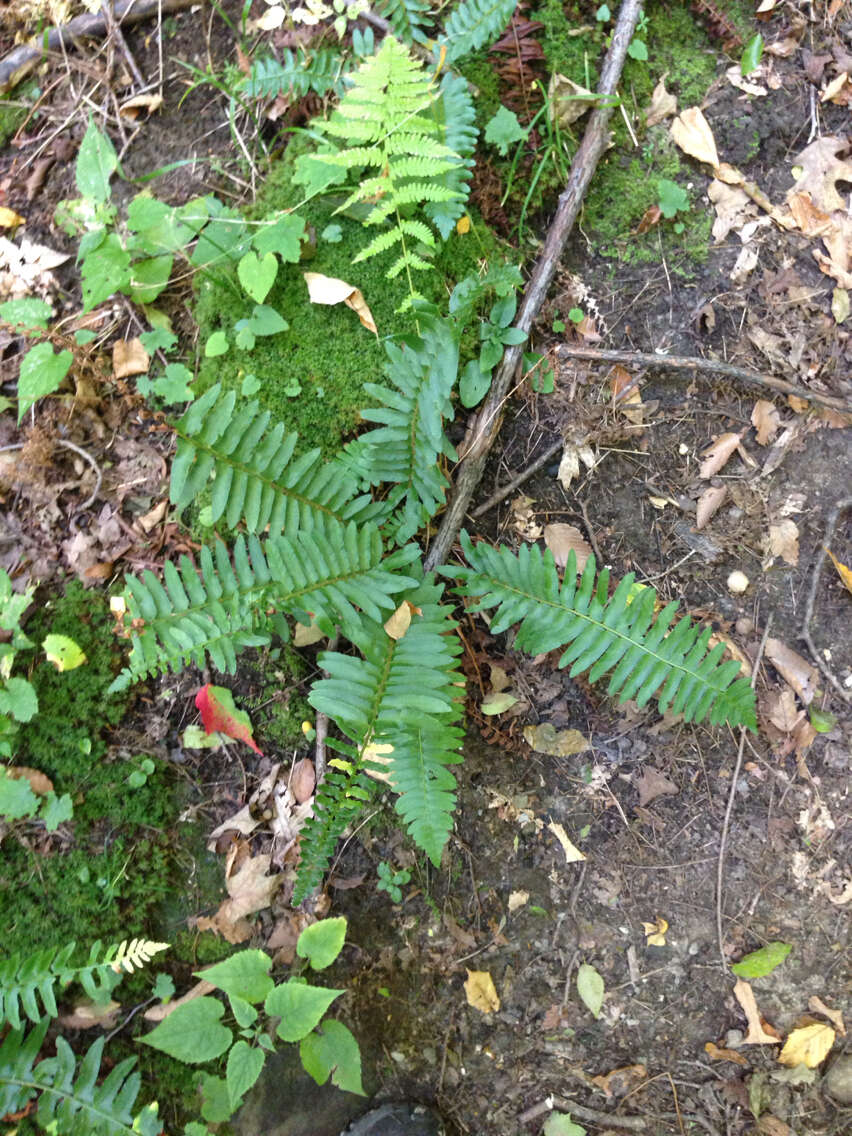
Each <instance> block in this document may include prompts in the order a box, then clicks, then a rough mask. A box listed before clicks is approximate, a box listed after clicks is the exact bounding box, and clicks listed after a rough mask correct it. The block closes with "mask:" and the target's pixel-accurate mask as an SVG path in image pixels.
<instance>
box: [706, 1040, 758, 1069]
mask: <svg viewBox="0 0 852 1136" xmlns="http://www.w3.org/2000/svg"><path fill="white" fill-rule="evenodd" d="M704 1052H705V1053H706V1054H707V1056H708V1057H709V1058H710V1060H711V1061H731V1062H733V1064H734V1065H744V1066H746V1068H748V1059H747V1058H745V1057H743V1055H742V1054H741V1053H737V1051H736V1050H735V1049H723V1048H722V1047H720V1046H718V1045H717V1044H716V1043H715V1041H708V1042H707V1044H706V1045H705V1046H704Z"/></svg>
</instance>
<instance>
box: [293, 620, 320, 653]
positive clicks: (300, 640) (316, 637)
mask: <svg viewBox="0 0 852 1136" xmlns="http://www.w3.org/2000/svg"><path fill="white" fill-rule="evenodd" d="M320 639H325V632H324V631H321V630H320V629H319V627H317V625H316V624H315V623H314V622H313V621H311V623H310V625H309V626H305V624H304V623H297V624H296V626H295V627H294V629H293V646H294V647H310V645H311V644H312V643H319V641H320Z"/></svg>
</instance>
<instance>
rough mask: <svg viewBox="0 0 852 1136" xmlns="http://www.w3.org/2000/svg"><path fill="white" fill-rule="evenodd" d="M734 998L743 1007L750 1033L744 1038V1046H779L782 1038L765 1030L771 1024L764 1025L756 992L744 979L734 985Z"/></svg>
mask: <svg viewBox="0 0 852 1136" xmlns="http://www.w3.org/2000/svg"><path fill="white" fill-rule="evenodd" d="M734 997H735V998H736V1000H737V1001H738V1002H739V1004H740V1005H741V1006H742V1010H743V1013H744V1014H745V1016H746V1021H747V1022H748V1033H747V1034H746V1036H745V1037H744V1038H743V1045H777V1044H778V1042H779V1041H780V1040H781V1039H780V1037H778V1035H777V1034H774V1035H773V1034H771V1033H767V1031H766V1029H764V1024H766V1025H767V1026H768V1025H769V1023H768V1022H766V1023H764V1019H763V1018H761V1016H760V1012H759V1010H758V1008H757V1002H756V1001H755V998H754V991H753V990H752V988H751V986H750V985H749V983H748V982H745V981H743V979H742V978H738V979H737V981H736V983H735V985H734Z"/></svg>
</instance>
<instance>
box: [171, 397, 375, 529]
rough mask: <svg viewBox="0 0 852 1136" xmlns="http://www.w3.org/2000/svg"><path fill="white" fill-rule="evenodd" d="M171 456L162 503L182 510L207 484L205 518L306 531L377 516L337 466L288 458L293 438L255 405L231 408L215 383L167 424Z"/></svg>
mask: <svg viewBox="0 0 852 1136" xmlns="http://www.w3.org/2000/svg"><path fill="white" fill-rule="evenodd" d="M174 429H175V433H176V434H177V436H178V445H177V453H176V454H175V457H174V461H173V462H172V473H171V488H170V498H171V501H172V504H173V505H176V506H177V507H178V509H183V508H185V507H186V506H187V505H189V504H190V503H191V502H192V501H195V500H196V499H197V497H198V495H199V494H200V493H201V492H202V491H203V490H204V489H205V487H206V486H207V484H208V481H209V480H210V478H211V476H212V477H213V478H214V480H213V486H212V493H211V503H210V504H211V509H212V520H213V523H214V524H215V523H216V522H217V521H219V520H224V522H225V524H226V525H227V526H228V528H235V527H236V526H237V525H238V524H239V523H240V522H241V521H242V522H243V523H244V524H245V526H246V528H247V529H248V531H249V532H252V533H257V532H264V531H267V530H268V531H269V532H270V533H272V534H277V533H280V532H283V531H284V530H292V531H295V530H297V529H299V530H303V531H309V530H311V529H313V528H314V527H316V526H320V527H321V526H323V525H325V524H326V523H327V522H329V521H337V522H341V523H342V522H346V521H352V520H356V521H365V520H369V519H372V518H375V517H376V516H377V515H378V512H377V508H380V506H379V507H377V506H376V505H375V504H374V503H373V502H372V501H371V500H370V497H369V495H368V496H360V497H358V496H356V493H357V485H356V483H355V482H354V481H353V480H352V478H351V477H348V476H347V474H346V471H345V470H344V469H343V468H342V467H341V466H340V464H339V463H338V462H334V461H323V459H322V457H321V456H320V451H319V450H311V451H310V452H309V453H307V454H302V455H301V456H300V457H296V456H294V455H295V450H296V444H297V442H298V437H297V435H296V434H287V433H286V432H285V428H284V426H283V425H282V424H281V423H280V422H275V423H273V422H272V416H271V415H270V414H269V412H268V411H265V410H261V408H260V406H259V404H258V403H257V402H254V401H252V402H241V403H240V404H239V405H238V404H237V396H236V393H235V392H234V391H223V390H222V387H221V384H219V383H216V384H215V385H214V386H212V387H211V388H210V390H208V391H206V392H205V393H204V394H203V395H202V396H201V398H198V399H196V400H195V402H193V403H191V404H190V406H189V408H188V409H187V411H186V413H185V414H184V415H183V417H182V418H181V419H180V420H179V421H178V422H177V423H176V424H175V427H174Z"/></svg>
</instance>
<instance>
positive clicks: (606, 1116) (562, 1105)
mask: <svg viewBox="0 0 852 1136" xmlns="http://www.w3.org/2000/svg"><path fill="white" fill-rule="evenodd" d="M554 1108H559V1109H564V1111H565V1112H570V1114H571V1116H572V1117H576V1118H577V1120H587V1121H588V1122H589V1123H590V1124H599V1125H600V1126H601V1127H602V1128H626V1129H628V1130H629V1131H631V1132H644V1131H645V1128H646V1124H645V1120H644V1118H643V1117H641V1116H615V1115H614V1114H613V1113H611V1112H601V1111H600V1110H599V1109H596V1108H586V1107H585V1106H584V1105H581V1104H575V1103H574V1101H570V1100H567V1099H566V1098H565V1097H556V1096H550V1097H548V1098H547V1100H543V1101H541V1102H540V1103H539V1104H534V1105H533V1106H532V1108H528V1109H527V1110H526V1111H525V1112H522V1113H521V1114H520V1116H519V1117H518V1124H529V1122H530V1121H531V1120H537V1119H538V1117H540V1116H544V1114H545V1113H546V1112H552V1111H553V1110H554Z"/></svg>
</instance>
